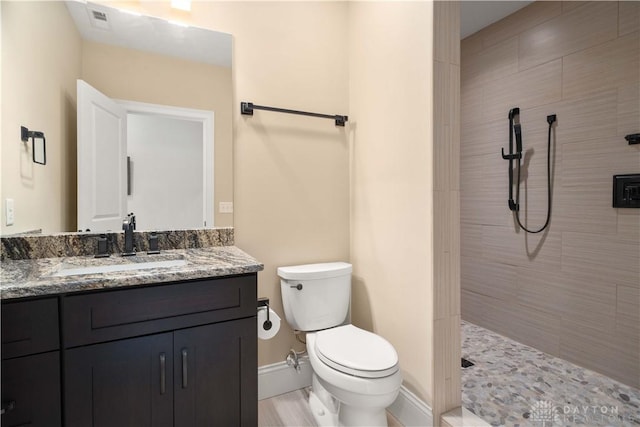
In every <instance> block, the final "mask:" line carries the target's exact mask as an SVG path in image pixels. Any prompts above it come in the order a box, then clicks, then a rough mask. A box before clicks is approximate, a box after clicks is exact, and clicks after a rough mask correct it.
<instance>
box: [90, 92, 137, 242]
mask: <svg viewBox="0 0 640 427" xmlns="http://www.w3.org/2000/svg"><path fill="white" fill-rule="evenodd" d="M126 211H127V115H126V111H125V109H124V108H123V107H122V106H120V105H119V104H117V103H116V102H114V101H113V100H112V99H110V98H109V97H107V96H106V95H104V94H102V93H101V92H99V91H98V90H96V89H95V88H93V87H92V86H91V85H89V84H87V83H86V82H84V81H82V80H78V229H79V230H83V231H85V230H87V229H89V230H91V231H92V232H102V231H108V230H111V231H118V230H120V229H122V220H123V219H124V217H125V215H126V213H127V212H126Z"/></svg>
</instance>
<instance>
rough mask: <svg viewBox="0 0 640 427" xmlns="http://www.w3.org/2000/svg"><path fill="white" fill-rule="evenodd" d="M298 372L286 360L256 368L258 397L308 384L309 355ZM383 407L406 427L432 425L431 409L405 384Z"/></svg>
mask: <svg viewBox="0 0 640 427" xmlns="http://www.w3.org/2000/svg"><path fill="white" fill-rule="evenodd" d="M299 360H300V372H297V371H296V370H295V369H293V368H292V367H290V366H288V365H287V363H286V362H278V363H273V364H271V365H265V366H260V367H259V368H258V400H263V399H268V398H270V397H274V396H278V395H281V394H284V393H289V392H292V391H295V390H300V389H301V388H305V387H309V386H311V374H312V373H313V371H312V369H311V364H310V363H309V356H301V357H300V359H299ZM387 410H388V411H389V412H390V413H391V414H392V415H393V416H394V417H396V419H397V420H398V421H400V422H401V423H402V425H404V426H406V427H427V426H432V425H433V414H432V412H431V408H429V406H428V405H427V404H426V403H424V402H423V401H422V400H420V399H419V398H418V397H417V396H416V395H415V394H413V393H411V392H410V391H409V390H407V388H406V387H405V386H402V388H400V393H399V394H398V397H397V399H396V401H395V402H393V404H392V405H391V406H390V407H388V408H387Z"/></svg>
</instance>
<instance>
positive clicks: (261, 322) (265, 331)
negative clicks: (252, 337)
mask: <svg viewBox="0 0 640 427" xmlns="http://www.w3.org/2000/svg"><path fill="white" fill-rule="evenodd" d="M269 320H270V321H271V328H268V324H267V323H266V322H267V307H260V308H258V338H260V339H261V340H268V339H271V338H273V337H274V336H275V335H276V334H277V333H278V331H279V330H280V317H278V315H277V314H276V312H275V311H273V310H271V309H269Z"/></svg>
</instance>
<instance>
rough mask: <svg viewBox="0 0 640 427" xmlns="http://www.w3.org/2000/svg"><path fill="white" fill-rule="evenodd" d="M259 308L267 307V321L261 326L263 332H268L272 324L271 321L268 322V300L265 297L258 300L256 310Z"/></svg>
mask: <svg viewBox="0 0 640 427" xmlns="http://www.w3.org/2000/svg"><path fill="white" fill-rule="evenodd" d="M260 307H267V320H265V321H264V323H263V324H262V327H263V328H264V330H265V331H268V330H269V329H271V327H272V326H273V324H272V323H271V320H269V298H267V297H262V298H258V308H260Z"/></svg>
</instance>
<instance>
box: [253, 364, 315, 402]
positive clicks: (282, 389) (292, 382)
mask: <svg viewBox="0 0 640 427" xmlns="http://www.w3.org/2000/svg"><path fill="white" fill-rule="evenodd" d="M298 360H299V362H300V372H298V371H296V370H295V369H294V368H292V367H290V366H288V365H287V363H286V362H278V363H273V364H271V365H264V366H260V367H259V368H258V400H262V399H268V398H270V397H273V396H278V395H280V394H284V393H289V392H291V391H295V390H300V389H301V388H305V387H309V386H310V385H311V374H312V372H313V371H312V370H311V363H310V362H309V356H300V358H299V359H298Z"/></svg>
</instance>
